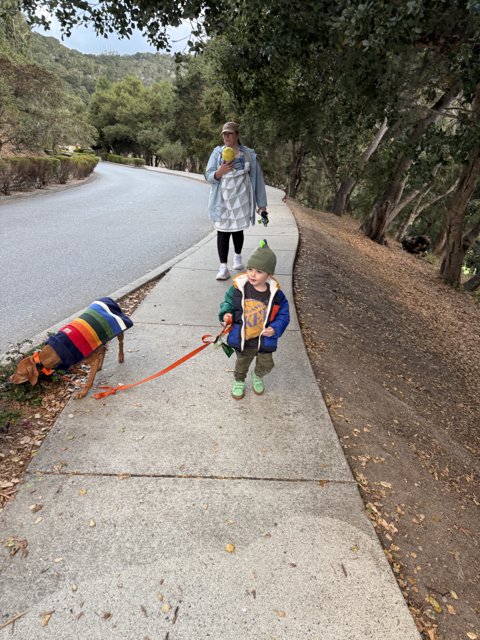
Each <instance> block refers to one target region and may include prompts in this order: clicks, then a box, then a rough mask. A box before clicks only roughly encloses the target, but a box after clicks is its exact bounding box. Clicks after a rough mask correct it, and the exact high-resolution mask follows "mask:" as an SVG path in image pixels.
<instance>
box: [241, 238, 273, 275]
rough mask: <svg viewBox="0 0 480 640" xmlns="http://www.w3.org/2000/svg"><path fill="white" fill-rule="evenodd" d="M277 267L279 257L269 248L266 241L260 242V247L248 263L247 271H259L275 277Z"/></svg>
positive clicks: (252, 254)
mask: <svg viewBox="0 0 480 640" xmlns="http://www.w3.org/2000/svg"><path fill="white" fill-rule="evenodd" d="M276 266H277V256H276V255H275V254H274V253H273V251H272V250H271V249H270V247H269V246H268V243H267V241H266V240H260V242H259V243H258V247H257V248H256V249H255V251H253V252H252V253H251V255H250V257H249V258H248V261H247V269H249V268H250V269H258V270H259V271H264V272H265V273H269V274H270V275H273V274H274V273H275V267H276Z"/></svg>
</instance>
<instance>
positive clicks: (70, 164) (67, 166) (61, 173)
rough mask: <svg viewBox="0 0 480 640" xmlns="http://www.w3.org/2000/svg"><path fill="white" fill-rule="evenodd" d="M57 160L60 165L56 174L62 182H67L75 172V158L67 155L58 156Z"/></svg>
mask: <svg viewBox="0 0 480 640" xmlns="http://www.w3.org/2000/svg"><path fill="white" fill-rule="evenodd" d="M57 160H58V167H57V171H56V174H55V175H56V178H57V180H58V182H59V183H60V184H65V183H66V182H67V180H68V179H69V178H70V177H71V176H72V174H73V171H74V169H75V163H74V161H73V158H68V157H66V156H57Z"/></svg>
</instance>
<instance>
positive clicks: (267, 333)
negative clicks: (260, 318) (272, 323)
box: [262, 327, 275, 338]
mask: <svg viewBox="0 0 480 640" xmlns="http://www.w3.org/2000/svg"><path fill="white" fill-rule="evenodd" d="M274 335H275V329H274V328H273V327H267V328H266V329H264V330H263V331H262V336H266V337H267V338H271V337H272V336H274Z"/></svg>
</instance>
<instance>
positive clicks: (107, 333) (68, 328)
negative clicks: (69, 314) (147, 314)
mask: <svg viewBox="0 0 480 640" xmlns="http://www.w3.org/2000/svg"><path fill="white" fill-rule="evenodd" d="M131 326H133V322H132V320H131V319H130V318H129V317H128V316H126V315H125V314H124V313H123V312H122V310H121V309H120V307H119V306H118V304H117V303H116V302H115V300H112V298H100V299H99V300H95V302H92V304H91V305H90V306H89V307H88V308H87V309H85V311H84V312H83V313H82V314H81V315H80V316H79V317H78V318H76V319H75V320H73V321H72V322H70V323H69V324H67V325H65V326H64V327H62V328H61V329H60V331H59V332H58V333H56V334H55V335H54V336H50V337H49V338H48V340H47V341H46V344H49V345H50V346H51V347H52V348H53V349H55V351H56V352H57V354H58V356H59V358H60V359H61V363H60V364H59V365H57V368H58V369H68V368H69V367H72V366H73V365H75V364H78V363H79V362H81V361H82V360H83V359H84V358H86V357H88V356H89V355H90V354H91V353H92V351H95V349H98V347H99V346H100V345H102V344H106V343H107V342H109V341H110V340H111V339H112V338H115V336H118V335H119V334H120V333H123V331H126V330H127V329H130V327H131Z"/></svg>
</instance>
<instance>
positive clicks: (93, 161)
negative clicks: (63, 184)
mask: <svg viewBox="0 0 480 640" xmlns="http://www.w3.org/2000/svg"><path fill="white" fill-rule="evenodd" d="M99 160H100V158H98V157H97V156H96V155H95V154H92V153H82V154H79V155H74V156H73V158H72V162H73V177H74V178H77V179H81V178H86V177H87V176H89V175H90V174H91V173H92V171H93V170H94V169H95V167H96V166H97V164H98V162H99Z"/></svg>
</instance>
